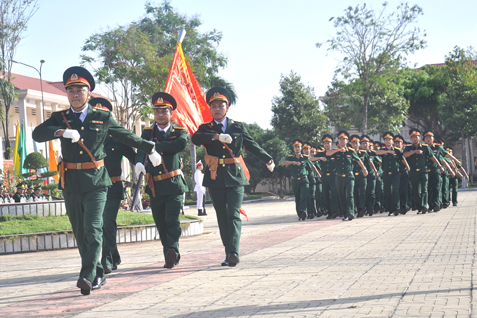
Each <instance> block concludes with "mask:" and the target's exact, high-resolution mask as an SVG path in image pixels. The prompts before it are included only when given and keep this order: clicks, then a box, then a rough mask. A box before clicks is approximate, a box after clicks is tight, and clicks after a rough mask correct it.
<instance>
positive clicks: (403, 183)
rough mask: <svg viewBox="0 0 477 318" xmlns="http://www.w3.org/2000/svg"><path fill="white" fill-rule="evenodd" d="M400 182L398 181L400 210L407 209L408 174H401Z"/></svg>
mask: <svg viewBox="0 0 477 318" xmlns="http://www.w3.org/2000/svg"><path fill="white" fill-rule="evenodd" d="M400 175H401V180H400V181H399V198H400V203H401V204H400V208H401V210H407V209H409V203H408V202H409V198H408V197H409V172H407V171H405V172H401V173H400Z"/></svg>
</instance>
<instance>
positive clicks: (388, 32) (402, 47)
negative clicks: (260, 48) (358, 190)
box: [316, 2, 426, 132]
mask: <svg viewBox="0 0 477 318" xmlns="http://www.w3.org/2000/svg"><path fill="white" fill-rule="evenodd" d="M386 9H387V3H386V2H385V3H383V5H382V8H381V10H379V11H375V10H373V9H369V8H368V7H367V6H366V4H363V5H361V6H360V5H357V6H356V7H354V8H353V7H351V6H349V7H348V8H347V9H346V10H344V15H343V16H340V17H337V18H331V19H330V21H331V20H333V19H334V27H335V29H336V35H335V36H334V37H333V38H331V39H329V40H327V41H325V42H324V43H326V44H328V50H329V51H337V52H339V53H341V54H343V56H344V57H343V60H342V61H341V63H340V64H339V65H338V66H337V68H336V70H335V83H334V84H333V85H332V87H331V88H330V90H331V93H332V92H336V91H337V89H338V88H339V86H340V82H344V83H345V84H349V85H352V87H353V89H352V93H350V91H348V92H347V94H343V95H341V99H344V102H342V105H354V106H353V107H352V108H358V106H359V105H360V107H359V109H358V110H359V111H353V113H354V116H356V115H357V114H358V116H360V117H361V119H362V124H361V125H360V126H361V130H362V131H363V132H368V118H369V116H373V112H371V114H369V113H368V107H369V105H370V98H371V97H372V95H373V89H374V88H375V87H374V86H375V85H379V84H381V86H383V85H384V84H385V82H384V81H385V80H386V79H388V78H389V76H391V75H392V74H395V73H396V70H398V69H400V68H402V67H403V66H405V63H406V56H407V55H408V54H409V53H413V52H414V51H416V50H419V49H421V48H423V47H425V45H426V41H425V40H423V39H421V36H422V37H425V34H424V35H422V34H421V31H420V29H419V28H417V27H414V28H412V24H413V23H415V22H416V21H417V18H418V16H419V15H422V14H423V13H422V9H421V7H419V6H417V5H414V6H409V4H408V3H401V4H400V5H398V7H397V8H396V11H394V12H391V13H387V11H386ZM324 43H317V44H316V46H317V47H321V46H322V45H323V44H324ZM385 90H386V89H385ZM379 91H381V92H382V91H383V87H381V88H376V89H375V91H374V93H375V94H376V93H377V92H379ZM383 98H385V96H381V101H379V100H375V102H378V103H379V104H384V103H383ZM347 99H350V100H349V101H348V100H347ZM399 99H400V98H394V100H395V101H394V102H391V103H392V104H396V102H397V103H398V104H401V102H400V101H399ZM385 103H386V104H389V101H386V102H385ZM398 108H401V107H398Z"/></svg>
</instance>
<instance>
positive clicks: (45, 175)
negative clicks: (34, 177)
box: [40, 170, 58, 178]
mask: <svg viewBox="0 0 477 318" xmlns="http://www.w3.org/2000/svg"><path fill="white" fill-rule="evenodd" d="M57 174H58V171H56V170H50V171H46V172H43V173H41V174H40V177H42V178H48V177H53V176H56V175H57Z"/></svg>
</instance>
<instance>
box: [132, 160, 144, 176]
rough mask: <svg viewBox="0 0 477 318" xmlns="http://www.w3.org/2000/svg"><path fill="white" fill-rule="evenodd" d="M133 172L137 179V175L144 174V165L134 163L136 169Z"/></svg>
mask: <svg viewBox="0 0 477 318" xmlns="http://www.w3.org/2000/svg"><path fill="white" fill-rule="evenodd" d="M134 170H135V171H136V176H137V177H139V175H140V174H141V172H142V173H143V174H146V168H144V165H143V164H142V163H140V162H138V163H136V167H135V168H134Z"/></svg>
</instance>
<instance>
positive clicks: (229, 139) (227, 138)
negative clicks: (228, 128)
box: [219, 134, 232, 144]
mask: <svg viewBox="0 0 477 318" xmlns="http://www.w3.org/2000/svg"><path fill="white" fill-rule="evenodd" d="M219 140H220V142H224V143H226V144H231V143H232V136H230V135H229V134H220V135H219Z"/></svg>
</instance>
